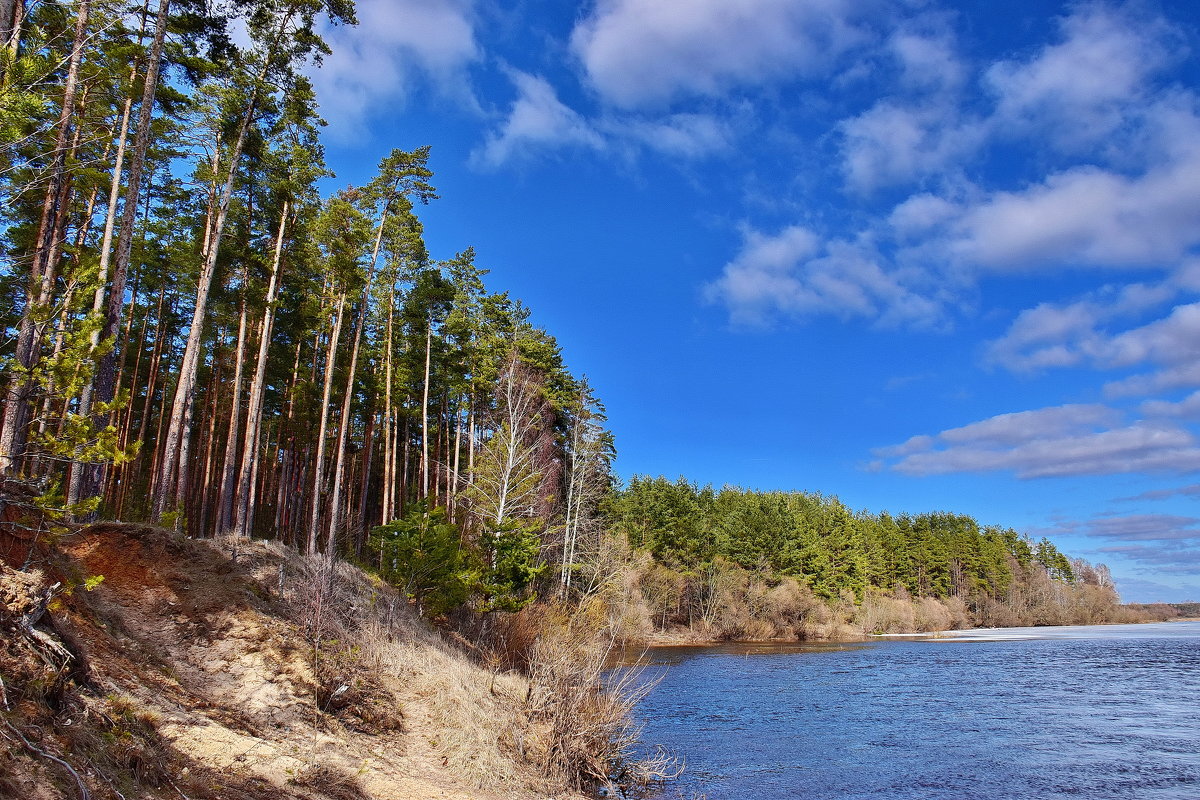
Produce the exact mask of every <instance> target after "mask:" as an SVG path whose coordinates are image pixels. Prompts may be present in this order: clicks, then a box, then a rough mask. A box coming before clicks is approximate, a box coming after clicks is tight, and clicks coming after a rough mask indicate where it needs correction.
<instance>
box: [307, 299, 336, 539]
mask: <svg viewBox="0 0 1200 800" xmlns="http://www.w3.org/2000/svg"><path fill="white" fill-rule="evenodd" d="M345 305H346V295H345V293H342V294H340V295H338V299H337V308H336V310H335V312H334V323H333V333H332V335H330V337H329V350H328V352H327V354H326V356H325V388H324V391H323V392H322V393H321V425H320V429H319V430H318V431H317V457H316V461H315V463H314V465H313V473H314V475H313V484H312V486H313V493H312V498H311V505H310V510H309V516H308V542H307V545H306V546H305V552H307V553H308V554H309V555H312V554H313V553H316V552H317V537H318V534H319V529H320V522H321V495H322V494H323V489H324V483H325V439H326V434H327V432H328V430H329V399H330V395H331V394H332V393H333V367H334V360H335V358H336V357H337V346H338V339H339V338H340V337H341V335H342V311H343V309H344V308H345ZM331 536H332V534H329V536H327V537H326V538H327V539H329V538H330V537H331ZM330 557H331V558H332V554H330Z"/></svg>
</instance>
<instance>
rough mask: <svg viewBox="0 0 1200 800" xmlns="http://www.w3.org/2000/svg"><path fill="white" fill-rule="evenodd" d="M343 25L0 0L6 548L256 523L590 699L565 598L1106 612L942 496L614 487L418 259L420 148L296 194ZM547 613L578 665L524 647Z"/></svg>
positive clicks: (1030, 550) (646, 623) (1098, 581)
mask: <svg viewBox="0 0 1200 800" xmlns="http://www.w3.org/2000/svg"><path fill="white" fill-rule="evenodd" d="M354 23H355V17H354V8H353V4H352V3H351V2H350V0H320V1H319V0H231V1H230V2H227V3H219V4H215V3H209V2H203V1H202V0H154V1H153V2H151V0H143V2H140V3H138V2H122V1H118V0H75V1H74V2H27V0H0V97H2V98H3V100H2V102H0V297H2V301H0V326H2V328H3V334H2V336H0V358H2V359H3V373H2V375H0V383H2V388H0V391H2V392H3V412H2V415H0V479H2V483H0V519H2V520H3V525H4V526H5V529H4V531H3V532H4V534H5V537H7V538H6V539H5V543H6V544H5V546H6V547H7V550H6V552H3V553H0V558H3V559H4V561H5V562H6V564H7V565H8V567H6V569H7V568H9V567H11V568H14V569H15V570H16V571H18V572H24V571H27V570H28V569H30V568H33V567H36V566H37V565H38V564H39V563H43V562H44V563H45V564H50V563H53V556H52V555H50V554H51V553H52V552H53V551H54V548H55V547H57V546H58V545H60V544H62V543H64V542H66V543H67V544H69V542H70V541H71V537H79V536H84V537H86V536H87V535H88V531H89V530H93V529H91V528H89V527H88V526H89V525H93V524H95V523H97V522H98V521H105V520H123V521H125V522H127V523H129V522H132V523H148V524H150V525H153V526H155V529H165V530H166V531H169V532H172V533H173V535H175V536H177V537H187V539H191V540H203V541H210V542H214V543H217V544H218V545H219V546H220V547H221V548H223V551H228V552H230V553H231V554H232V555H233V558H234V560H235V561H236V559H237V556H238V553H239V548H247V547H249V545H250V543H251V542H264V541H266V542H271V543H275V544H278V545H279V546H280V547H282V548H285V549H286V550H287V551H288V552H290V553H294V554H296V555H297V557H306V558H308V559H309V561H307V562H304V563H310V562H311V563H324V564H326V565H327V567H326V571H327V574H328V575H330V576H332V575H333V574H334V573H335V572H336V570H335V567H334V564H335V562H339V561H343V562H349V563H352V564H354V565H356V566H357V567H358V568H360V569H362V570H366V571H368V572H369V573H371V574H373V575H375V576H376V579H380V580H382V581H383V582H385V583H386V584H388V585H389V586H390V587H392V589H393V590H394V591H396V592H398V594H399V596H401V597H403V598H405V599H406V600H407V602H408V603H410V604H411V606H412V608H413V609H414V610H415V611H416V612H417V613H419V614H420V616H421V617H423V618H424V619H425V620H426V621H432V622H434V623H436V624H437V625H439V626H441V628H442V629H443V630H446V631H452V632H453V633H454V635H455V636H458V637H459V640H460V641H463V642H465V643H466V644H465V646H466V647H467V649H468V651H469V652H470V653H472V654H474V655H473V656H472V658H476V660H477V661H479V663H488V664H492V665H495V668H496V669H501V668H504V669H513V670H518V671H520V670H524V671H525V672H526V673H527V674H528V675H530V676H535V677H536V676H537V675H541V676H542V678H541V679H539V680H543V685H544V686H552V687H556V688H554V691H557V692H560V693H562V695H561V696H564V697H565V696H568V695H570V693H571V692H575V693H576V694H578V693H579V692H583V693H584V694H586V695H587V696H588V697H591V698H592V699H593V700H595V698H596V697H599V696H600V695H601V694H602V693H603V688H602V686H601V684H600V683H599V681H600V674H601V673H600V667H599V666H597V665H602V664H603V659H601V660H600V661H596V660H595V659H594V658H593V655H591V654H593V653H594V651H595V648H593V647H592V644H590V643H587V642H584V643H582V644H581V642H583V639H581V638H580V637H579V636H578V635H577V634H578V628H579V627H580V626H581V625H582V624H583V623H579V622H578V620H586V628H587V630H588V632H589V636H590V637H591V639H590V640H588V641H589V642H592V640H595V641H598V642H600V643H601V644H602V645H604V646H605V647H611V646H612V645H613V643H615V642H618V641H621V640H625V641H654V640H656V639H659V638H662V637H664V636H666V637H671V636H675V637H679V636H682V637H684V638H693V639H710V640H711V639H722V638H745V639H753V638H770V637H790V638H814V637H815V638H839V637H841V638H844V637H853V636H861V635H863V634H865V633H882V632H889V631H892V632H894V631H906V630H938V629H947V628H951V627H955V626H963V625H972V624H978V625H1005V624H1023V623H1028V624H1062V623H1067V622H1100V621H1112V620H1116V619H1123V618H1125V617H1123V616H1122V614H1126V613H1127V612H1123V611H1122V610H1121V609H1120V608H1119V606H1118V598H1117V595H1116V591H1115V588H1114V586H1113V584H1112V579H1111V576H1110V575H1109V574H1108V571H1107V570H1106V569H1105V568H1104V567H1102V566H1097V567H1093V566H1091V565H1088V564H1086V563H1084V562H1082V561H1078V560H1072V559H1070V558H1069V557H1067V556H1066V555H1064V554H1063V553H1061V552H1060V551H1059V550H1058V549H1057V548H1056V547H1055V546H1054V545H1053V544H1052V543H1051V542H1049V541H1048V540H1045V539H1043V540H1041V541H1037V542H1034V541H1030V540H1029V539H1027V538H1026V537H1024V536H1022V535H1021V534H1019V533H1018V532H1016V531H1014V530H1011V529H1005V528H999V527H995V526H981V525H980V524H979V523H977V522H976V521H975V520H973V519H971V518H969V517H966V516H962V515H958V514H953V513H947V512H936V513H925V514H917V515H899V516H895V517H893V516H891V515H889V514H887V513H882V512H881V513H868V512H864V511H853V510H851V509H849V508H847V507H846V506H844V505H843V504H842V503H841V502H839V501H838V500H837V499H836V498H835V497H831V496H824V495H819V494H809V493H802V492H759V491H749V490H741V489H736V488H729V487H727V488H724V489H721V490H714V489H712V488H711V487H699V486H696V485H694V484H692V483H689V482H688V481H686V480H684V479H680V480H678V481H670V480H667V479H664V478H652V477H634V478H631V479H630V480H629V482H628V483H627V484H626V485H622V484H621V482H620V480H619V479H618V478H617V476H616V475H614V473H613V467H612V464H613V458H614V456H615V445H614V437H613V435H612V433H611V432H610V431H609V430H608V429H607V428H606V418H605V412H604V408H603V405H602V403H601V402H600V400H599V398H597V397H596V395H595V393H594V392H593V390H592V388H591V386H590V385H589V383H588V381H587V380H586V378H585V377H583V376H581V375H576V374H573V373H572V372H571V371H570V370H569V369H568V367H567V364H566V360H565V359H564V355H563V353H562V351H561V349H560V347H559V346H558V344H557V342H556V341H555V338H554V337H553V335H551V333H549V332H547V331H545V330H543V329H541V328H539V327H538V326H537V325H535V324H534V323H533V321H532V319H533V318H532V316H531V312H530V309H528V308H526V307H525V305H523V303H522V302H521V301H520V300H519V299H517V298H513V297H511V296H510V295H509V294H508V293H507V292H505V291H503V290H497V289H496V288H495V287H489V286H488V284H487V283H486V280H485V279H486V277H487V275H488V270H487V269H486V267H485V266H484V265H483V264H482V263H477V260H479V261H480V262H486V258H483V259H478V258H477V254H476V253H475V251H474V250H473V249H472V247H471V246H470V243H469V242H463V243H462V245H461V250H459V252H457V253H453V254H441V255H440V256H437V255H434V254H431V253H430V252H429V251H428V249H427V247H426V244H425V241H424V235H423V227H422V222H421V218H420V210H421V208H422V207H423V206H424V205H426V204H428V203H433V202H448V203H453V198H448V199H445V200H440V199H439V198H438V196H437V190H436V176H435V175H434V174H433V171H432V169H431V167H430V162H431V158H432V155H431V154H432V151H431V148H430V147H429V146H426V145H418V144H413V143H404V144H403V146H401V147H397V148H395V149H393V150H391V152H390V153H388V154H387V155H386V156H385V157H384V158H383V159H382V160H381V161H380V162H379V164H378V168H377V170H376V173H375V175H374V177H373V178H372V179H371V180H370V181H368V182H366V183H365V184H364V185H361V186H344V187H342V188H340V189H338V190H336V191H325V190H324V189H323V187H327V186H330V185H336V184H334V183H333V181H334V180H335V178H334V176H332V175H331V174H330V171H329V169H328V167H327V166H326V164H325V163H324V159H323V151H322V145H321V127H322V125H323V121H322V120H321V118H320V112H319V109H318V107H317V103H316V98H315V95H314V91H313V88H312V86H311V84H310V82H309V80H308V78H307V77H306V74H308V73H309V71H310V70H311V69H313V68H316V67H317V65H319V63H320V61H321V59H322V57H324V56H327V55H329V52H330V51H329V49H328V47H327V46H326V44H325V42H324V41H323V40H322V39H321V37H320V35H319V31H320V30H321V28H322V26H323V25H329V24H332V25H352V24H354ZM96 530H99V529H96ZM105 530H111V528H108V529H105ZM122 535H125V534H122ZM180 540H181V541H182V538H180ZM64 546H67V545H64ZM39 559H41V561H39ZM281 563H282V562H281ZM283 570H284V567H283V566H280V576H281V577H280V579H279V580H280V587H281V588H282V586H283V577H282V576H283ZM101 580H105V576H103V575H95V576H91V577H89V578H87V581H90V582H92V584H98V583H99V582H100V581H101ZM108 580H116V579H114V578H109V579H108ZM330 581H332V578H330ZM85 583H86V581H85ZM80 585H83V584H80ZM331 586H332V583H330V584H329V586H327V587H326V589H325V590H322V591H326V590H328V591H330V592H332V589H331V588H329V587H331ZM86 588H87V589H88V590H89V591H90V590H91V588H93V586H92V585H91V584H89V585H87V586H86ZM289 596H290V595H289ZM323 596H324V595H322V597H323ZM329 596H330V597H333V596H334V595H333V594H330V595H329ZM48 603H49V600H47V601H46V602H44V603H43V604H42V611H43V612H45V611H46V608H47V607H48V606H47V604H48ZM81 613H82V612H81ZM555 626H557V628H556V627H555ZM310 628H311V626H310ZM316 630H322V629H321V628H320V627H319V626H318V627H317V628H316ZM556 630H557V631H559V632H561V631H563V630H567V631H573V632H574V633H572V634H571V636H565V637H559V639H560V640H561V641H570V642H573V644H570V645H567V644H564V645H563V647H565V648H567V650H571V648H575V650H577V651H579V652H583V651H584V650H586V651H587V653H588V654H589V655H587V656H586V659H584V660H585V661H586V663H587V664H590V665H591V666H590V667H588V668H587V669H583V671H582V672H578V671H577V672H572V671H571V670H572V669H575V668H576V667H574V666H570V664H571V663H575V665H576V666H578V663H583V662H579V661H578V660H577V661H576V662H571V659H569V658H568V659H565V660H560V661H556V660H554V659H553V658H550V657H549V656H546V655H545V654H544V653H543V655H542V656H538V657H535V654H536V652H541V651H537V646H538V645H537V643H538V642H539V641H547V640H554V638H555V637H554V635H553V634H554V632H555V631H556ZM314 635H316V636H317V642H316V644H314V645H312V646H313V653H314V659H313V669H314V670H316V669H317V666H316V664H317V661H318V660H319V659H317V658H316V655H317V654H319V653H320V652H321V642H322V641H324V640H323V639H321V636H322V635H321V634H319V633H318V634H314ZM573 637H574V638H573ZM585 638H586V637H585ZM329 641H330V642H334V641H337V639H336V637H331V638H330V640H329ZM330 646H333V645H330ZM588 648H592V649H588ZM601 649H603V648H601ZM572 652H575V651H572ZM605 652H606V651H605ZM539 658H542V660H541V661H539V660H538V659H539ZM579 658H584V657H583V656H580V657H579ZM587 659H591V660H587ZM564 665H565V666H564ZM589 669H590V670H591V671H588V670H589ZM555 670H557V672H556V671H555ZM580 675H582V676H583V677H579V676H580ZM546 676H550V677H546ZM572 676H574V677H572ZM530 679H531V680H533V679H534V678H533V677H531V678H530ZM493 683H494V678H493ZM580 687H584V688H582V689H581V688H580ZM546 691H547V692H550V691H551V690H550V689H547V690H546ZM530 692H532V689H531V690H530ZM588 693H590V694H588ZM532 696H533V695H532V694H530V695H529V696H527V698H526V700H529V697H532ZM546 696H547V697H553V696H559V695H554V694H552V693H550V694H547V695H546ZM596 702H599V701H596ZM555 707H556V708H559V707H560V706H555ZM564 707H565V706H564ZM615 707H616V708H618V712H619V710H620V708H621V706H620V704H619V703H618V704H617V706H615ZM593 708H594V706H593ZM556 713H557V712H556ZM584 716H586V715H584ZM582 718H583V717H581V716H580V714H578V713H572V714H560V716H559V717H556V718H555V719H556V720H558V721H557V722H555V724H561V725H563V726H565V727H564V728H563V729H562V730H561V731H559V734H560V741H562V742H567V741H578V740H579V739H578V737H579V736H580V735H581V734H579V733H578V731H576V730H575V729H573V728H571V727H570V726H571V725H575V724H578V723H579V720H580V719H582ZM618 718H620V719H623V718H621V717H620V713H617V714H616V716H614V717H612V719H613V720H617V721H615V722H612V725H615V726H616V727H613V728H606V729H604V731H602V735H599V740H606V737H607V738H608V739H611V736H610V734H611V733H612V732H613V731H616V730H623V728H621V727H620V726H621V725H622V724H624V723H622V722H620V719H618ZM6 724H7V723H6ZM555 730H558V729H557V728H556V729H555ZM599 740H596V741H599ZM589 741H592V742H593V743H592V744H591V745H589V747H591V751H589V752H588V753H582V754H580V753H575V755H573V756H571V758H574V759H576V760H575V761H571V762H570V763H569V764H566V763H565V762H564V763H563V764H559V765H558V766H557V767H556V769H558V770H559V773H561V774H563V775H570V776H573V777H571V779H570V780H571V781H573V782H574V784H575V785H582V783H583V782H585V781H586V780H597V779H598V776H599V775H600V773H601V772H603V771H604V769H605V767H604V766H603V765H604V764H605V763H606V761H605V759H608V758H609V755H610V751H609V750H606V749H605V748H607V747H608V746H609V745H608V744H603V743H600V744H597V743H595V741H593V740H589ZM31 746H32V745H31ZM564 746H565V745H564ZM577 746H579V745H572V747H577ZM555 752H558V753H559V754H560V755H561V754H562V753H564V752H567V751H566V750H561V749H560V750H556V751H555ZM571 752H574V751H571ZM564 758H565V756H564ZM564 764H565V765H564Z"/></svg>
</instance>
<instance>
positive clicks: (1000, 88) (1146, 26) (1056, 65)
mask: <svg viewBox="0 0 1200 800" xmlns="http://www.w3.org/2000/svg"><path fill="white" fill-rule="evenodd" d="M1060 28H1061V32H1062V41H1060V42H1059V43H1056V44H1053V45H1050V46H1047V47H1045V48H1043V49H1042V50H1041V51H1040V52H1038V53H1037V54H1036V56H1034V57H1033V58H1031V59H1029V60H1027V61H1021V62H1019V61H1003V62H999V63H997V64H994V65H992V67H991V68H990V69H988V71H987V73H986V74H985V77H984V82H985V84H986V85H987V86H988V87H989V88H990V89H991V90H992V91H993V92H994V93H995V94H996V96H997V107H996V112H995V116H996V118H997V122H998V123H999V125H1000V128H999V131H998V132H1000V133H1002V134H1003V133H1015V132H1016V130H1014V129H1028V128H1034V129H1038V130H1040V131H1042V132H1043V133H1044V134H1046V135H1048V136H1050V138H1051V139H1052V140H1054V141H1055V142H1056V143H1058V144H1060V145H1068V146H1076V145H1081V144H1087V143H1089V142H1096V141H1099V140H1101V139H1103V138H1105V137H1107V136H1108V135H1110V134H1111V133H1112V132H1113V131H1114V130H1115V129H1116V128H1118V127H1119V126H1120V125H1121V124H1122V123H1123V122H1124V121H1125V119H1126V117H1127V114H1128V107H1129V105H1130V104H1133V103H1138V102H1141V101H1144V99H1145V95H1146V93H1147V90H1148V84H1149V79H1150V78H1151V76H1152V75H1153V74H1154V73H1155V72H1156V71H1158V70H1159V69H1160V68H1161V67H1162V66H1163V65H1164V64H1165V63H1166V62H1167V60H1168V57H1169V55H1168V54H1169V51H1170V49H1172V45H1171V42H1170V38H1169V37H1170V33H1171V32H1170V29H1169V28H1168V27H1167V26H1166V25H1165V23H1163V22H1162V21H1161V20H1158V19H1153V20H1151V19H1145V18H1138V17H1135V16H1134V15H1132V14H1130V13H1127V12H1123V11H1119V10H1114V9H1111V8H1107V7H1105V6H1102V5H1086V6H1083V7H1081V8H1079V9H1077V10H1076V11H1075V12H1074V13H1073V14H1071V15H1069V16H1067V17H1065V18H1063V19H1062V20H1060Z"/></svg>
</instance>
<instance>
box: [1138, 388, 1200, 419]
mask: <svg viewBox="0 0 1200 800" xmlns="http://www.w3.org/2000/svg"><path fill="white" fill-rule="evenodd" d="M1142 413H1143V414H1145V415H1146V416H1147V417H1179V418H1186V419H1200V391H1195V392H1192V393H1191V394H1190V395H1188V396H1187V397H1185V398H1184V399H1183V400H1180V401H1179V402H1178V403H1172V402H1170V401H1168V400H1147V401H1146V402H1144V403H1142Z"/></svg>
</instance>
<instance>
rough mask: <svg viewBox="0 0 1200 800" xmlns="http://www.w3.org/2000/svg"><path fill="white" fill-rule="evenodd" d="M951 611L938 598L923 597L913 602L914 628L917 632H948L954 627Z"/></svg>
mask: <svg viewBox="0 0 1200 800" xmlns="http://www.w3.org/2000/svg"><path fill="white" fill-rule="evenodd" d="M950 620H951V615H950V611H949V609H947V608H946V606H944V605H942V602H941V601H940V600H938V599H937V598H936V597H922V598H921V599H920V600H916V601H914V602H913V627H914V629H915V630H917V631H923V632H932V631H946V630H950V628H951V627H952V626H951V624H950Z"/></svg>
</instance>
